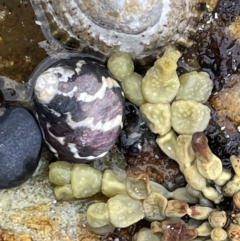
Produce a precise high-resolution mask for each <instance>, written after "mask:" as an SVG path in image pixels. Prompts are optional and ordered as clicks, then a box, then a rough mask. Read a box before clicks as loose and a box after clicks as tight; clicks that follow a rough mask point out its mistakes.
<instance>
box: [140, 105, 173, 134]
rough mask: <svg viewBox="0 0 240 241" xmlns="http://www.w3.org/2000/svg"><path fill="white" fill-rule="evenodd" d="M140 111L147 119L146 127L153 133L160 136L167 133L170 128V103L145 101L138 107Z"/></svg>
mask: <svg viewBox="0 0 240 241" xmlns="http://www.w3.org/2000/svg"><path fill="white" fill-rule="evenodd" d="M140 111H141V113H142V115H143V117H144V118H145V120H146V121H147V124H148V127H149V128H150V130H151V131H152V132H153V133H156V134H157V133H158V134H160V135H161V136H163V135H165V134H167V133H168V132H169V131H170V129H171V112H170V104H163V103H157V104H150V103H146V104H143V105H142V106H141V107H140Z"/></svg>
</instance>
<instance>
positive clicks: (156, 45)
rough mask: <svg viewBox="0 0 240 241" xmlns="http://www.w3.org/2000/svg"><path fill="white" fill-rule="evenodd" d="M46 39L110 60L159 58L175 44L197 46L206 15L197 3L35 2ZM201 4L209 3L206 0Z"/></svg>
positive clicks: (146, 1)
mask: <svg viewBox="0 0 240 241" xmlns="http://www.w3.org/2000/svg"><path fill="white" fill-rule="evenodd" d="M31 2H32V6H33V8H34V10H35V13H36V15H37V17H38V20H39V21H40V23H41V28H42V30H43V33H44V35H45V37H46V38H47V40H48V41H49V42H50V43H51V42H53V37H54V38H56V39H58V40H60V41H61V42H63V43H64V44H66V45H68V46H70V47H72V48H77V49H79V48H80V49H81V48H83V47H88V49H93V50H95V51H99V52H101V53H103V54H105V55H110V54H112V53H113V52H119V51H122V52H128V53H130V54H131V55H133V57H134V58H143V57H145V56H148V55H157V54H158V53H159V52H160V48H161V47H163V46H166V45H169V44H172V43H176V42H177V43H180V44H183V45H185V46H189V45H191V44H192V41H191V40H190V39H189V38H188V37H189V35H191V34H193V33H195V32H196V31H197V27H196V26H197V23H198V22H199V19H200V16H201V14H202V11H201V9H200V8H198V7H197V3H198V2H197V1H190V0H184V1H173V0H168V1H159V0H153V1H150V0H145V1H142V0H135V1H133V2H132V1H127V0H120V1H106V0H100V1H99V0H98V1H96V0H90V1H84V0H80V1H74V0H70V1H68V2H66V3H65V2H61V4H60V2H59V1H58V0H52V1H41V0H31ZM202 2H205V1H204V0H203V1H202Z"/></svg>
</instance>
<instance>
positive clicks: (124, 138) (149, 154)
mask: <svg viewBox="0 0 240 241" xmlns="http://www.w3.org/2000/svg"><path fill="white" fill-rule="evenodd" d="M155 140H156V135H155V134H153V133H152V132H151V131H150V129H149V128H148V127H147V125H146V123H145V121H144V120H143V117H142V115H141V113H140V111H139V109H138V108H137V107H136V106H135V105H134V104H132V103H130V102H127V103H126V110H125V120H124V125H123V130H122V132H121V134H120V137H119V146H120V149H121V151H122V152H123V153H125V159H126V162H127V165H128V166H127V169H132V170H141V171H142V172H145V173H147V174H148V175H149V177H150V178H151V179H152V180H154V181H156V182H159V183H161V184H162V185H164V186H165V187H166V188H167V189H168V190H171V191H172V190H174V189H176V188H177V187H179V186H181V185H183V184H184V183H185V182H184V178H180V176H182V174H181V173H180V171H179V168H178V164H176V162H175V161H173V160H171V159H170V158H169V157H168V156H166V155H165V154H164V153H163V152H162V151H161V150H160V148H159V147H158V145H157V143H156V141H155ZM180 179H182V180H181V181H179V180H180Z"/></svg>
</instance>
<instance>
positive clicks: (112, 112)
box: [32, 57, 125, 162]
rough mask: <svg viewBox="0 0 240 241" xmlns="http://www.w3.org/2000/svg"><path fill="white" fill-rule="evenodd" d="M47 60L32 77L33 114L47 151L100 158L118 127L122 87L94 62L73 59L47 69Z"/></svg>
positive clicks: (69, 157)
mask: <svg viewBox="0 0 240 241" xmlns="http://www.w3.org/2000/svg"><path fill="white" fill-rule="evenodd" d="M49 59H50V61H48V60H46V61H47V62H53V61H52V59H51V58H49ZM46 61H45V63H42V64H40V67H38V69H37V71H35V74H33V76H32V78H33V79H36V80H35V81H36V83H35V86H34V102H35V107H36V113H37V117H38V120H39V123H40V126H41V128H42V132H43V136H44V139H45V141H46V143H47V144H48V146H49V148H50V150H51V151H52V152H53V153H55V155H56V156H57V157H59V158H62V159H64V160H69V161H73V162H87V161H90V160H94V159H96V158H100V157H102V156H104V155H105V154H106V153H107V152H108V151H109V150H110V148H111V147H112V146H113V145H114V143H115V141H116V139H117V137H118V135H119V133H120V131H121V128H122V121H123V115H124V106H125V100H124V96H123V92H122V90H121V87H120V86H119V84H118V83H117V81H115V80H114V79H113V78H112V77H111V75H110V74H109V72H108V70H107V68H106V67H105V66H103V65H102V64H101V63H99V62H97V61H95V60H94V59H89V58H79V57H72V58H70V59H64V60H57V61H56V60H55V62H54V63H50V66H48V64H46ZM41 66H43V67H42V68H44V69H41ZM39 68H40V69H39Z"/></svg>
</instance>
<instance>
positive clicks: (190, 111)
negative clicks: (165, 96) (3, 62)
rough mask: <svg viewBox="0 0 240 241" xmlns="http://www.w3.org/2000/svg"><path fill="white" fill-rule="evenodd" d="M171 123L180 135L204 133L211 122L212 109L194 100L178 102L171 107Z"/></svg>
mask: <svg viewBox="0 0 240 241" xmlns="http://www.w3.org/2000/svg"><path fill="white" fill-rule="evenodd" d="M171 114H172V118H171V122H172V127H173V129H174V130H175V131H176V132H177V133H178V134H188V135H190V134H193V133H194V132H197V131H203V130H204V129H205V128H206V127H207V125H208V123H209V121H210V109H209V108H208V107H207V106H205V105H203V104H201V103H198V102H196V101H194V100H178V101H174V102H173V103H172V105H171Z"/></svg>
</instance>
